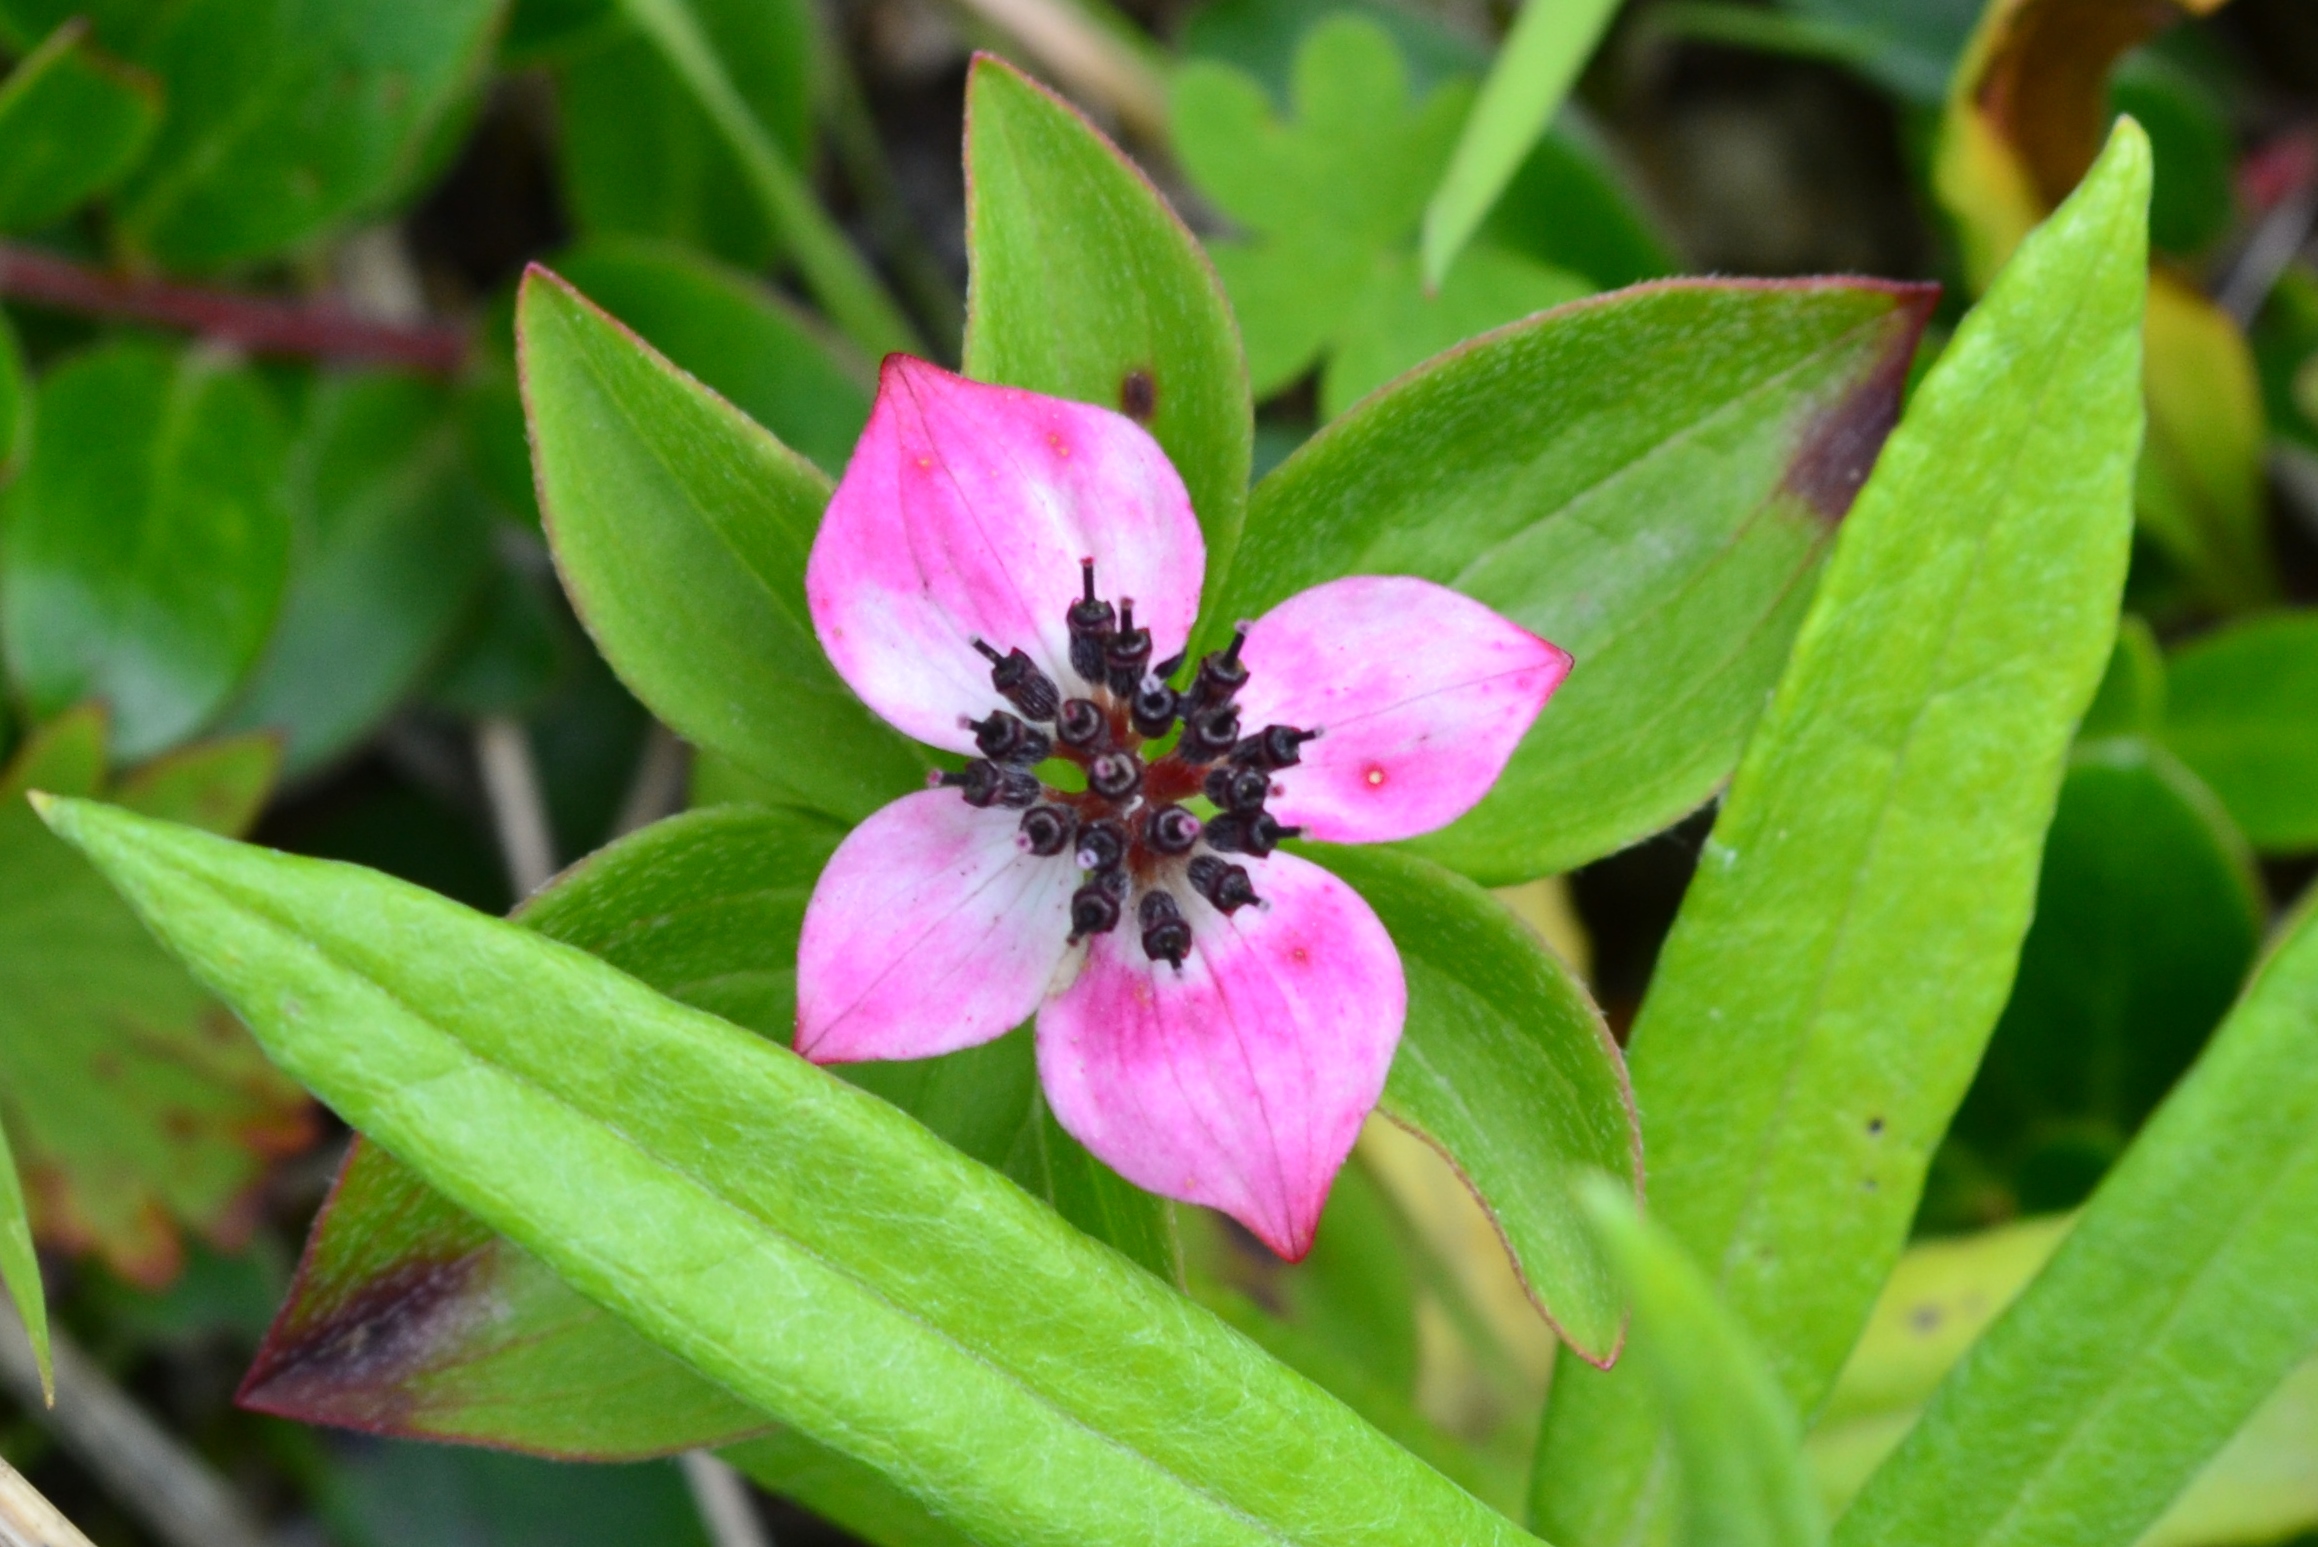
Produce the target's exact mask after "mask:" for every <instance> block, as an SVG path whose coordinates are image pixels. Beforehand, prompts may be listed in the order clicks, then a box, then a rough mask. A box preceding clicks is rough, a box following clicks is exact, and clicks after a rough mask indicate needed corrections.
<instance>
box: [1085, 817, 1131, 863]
mask: <svg viewBox="0 0 2318 1547" xmlns="http://www.w3.org/2000/svg"><path fill="white" fill-rule="evenodd" d="M1126 857H1127V829H1126V827H1125V826H1124V825H1123V824H1121V823H1120V822H1118V821H1117V820H1115V819H1113V818H1111V817H1104V818H1103V819H1102V820H1101V821H1099V822H1088V823H1086V824H1085V825H1083V826H1081V827H1080V828H1079V847H1078V862H1079V863H1080V864H1081V865H1082V866H1084V867H1085V868H1087V869H1089V870H1115V869H1117V868H1118V865H1119V862H1120V861H1121V860H1123V859H1125V858H1126Z"/></svg>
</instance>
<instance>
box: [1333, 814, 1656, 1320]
mask: <svg viewBox="0 0 2318 1547" xmlns="http://www.w3.org/2000/svg"><path fill="white" fill-rule="evenodd" d="M1313 857H1314V858H1316V859H1318V860H1319V861H1320V862H1321V863H1323V864H1325V865H1326V866H1327V867H1328V868H1329V869H1331V870H1333V871H1335V872H1336V873H1337V874H1338V875H1341V876H1342V877H1343V878H1344V879H1345V880H1347V881H1349V882H1351V883H1352V885H1353V886H1354V887H1356V888H1357V889H1358V890H1359V892H1360V894H1361V896H1363V897H1364V898H1366V899H1367V900H1368V904H1369V906H1370V907H1372V908H1374V909H1375V910H1376V915H1377V917H1378V918H1380V919H1382V920H1383V921H1384V927H1385V928H1386V930H1388V931H1389V932H1390V933H1391V935H1392V939H1393V944H1394V945H1395V946H1397V947H1398V948H1399V950H1400V957H1401V965H1402V967H1403V968H1404V969H1405V970H1406V972H1407V975H1408V989H1409V1010H1408V1021H1407V1024H1406V1026H1405V1028H1404V1029H1403V1030H1402V1032H1401V1044H1400V1051H1399V1052H1398V1053H1397V1054H1396V1055H1395V1056H1394V1058H1393V1065H1392V1073H1391V1076H1390V1078H1389V1080H1388V1081H1387V1083H1386V1086H1385V1092H1384V1101H1383V1105H1382V1107H1381V1110H1382V1111H1383V1113H1384V1114H1385V1115H1386V1116H1387V1117H1389V1118H1391V1119H1392V1120H1393V1121H1394V1122H1396V1123H1399V1124H1400V1125H1401V1126H1403V1127H1405V1128H1407V1129H1409V1130H1410V1131H1412V1132H1414V1133H1415V1134H1417V1135H1418V1136H1419V1137H1420V1138H1422V1139H1424V1140H1425V1142H1427V1143H1428V1144H1430V1145H1432V1146H1433V1148H1435V1149H1436V1150H1439V1151H1440V1152H1441V1153H1442V1154H1443V1155H1445V1156H1447V1157H1448V1159H1449V1162H1450V1164H1452V1165H1453V1166H1455V1167H1456V1168H1457V1171H1458V1174H1459V1175H1461V1176H1462V1177H1463V1178H1464V1179H1465V1183H1466V1185H1467V1186H1468V1187H1470V1188H1471V1189H1472V1190H1473V1193H1474V1195H1475V1196H1476V1197H1478V1198H1479V1199H1480V1200H1481V1203H1482V1205H1483V1207H1485V1208H1486V1209H1487V1210H1488V1212H1489V1215H1490V1219H1491V1221H1492V1223H1494V1224H1495V1225H1496V1227H1497V1229H1498V1231H1499V1233H1500V1234H1501V1235H1502V1236H1503V1237H1504V1239H1505V1244H1506V1247H1507V1249H1508V1250H1509V1251H1510V1252H1511V1254H1512V1257H1513V1261H1514V1266H1515V1268H1516V1270H1517V1271H1518V1272H1519V1273H1520V1275H1521V1280H1522V1284H1523V1287H1524V1288H1526V1289H1527V1290H1528V1292H1529V1295H1530V1298H1531V1299H1532V1300H1533V1301H1534V1302H1535V1303H1536V1305H1537V1308H1538V1310H1539V1311H1540V1312H1541V1313H1542V1314H1543V1315H1544V1316H1545V1318H1546V1320H1547V1321H1549V1322H1550V1323H1552V1325H1553V1327H1554V1329H1555V1330H1556V1331H1557V1332H1559V1333H1560V1334H1561V1335H1562V1336H1563V1338H1565V1339H1566V1340H1567V1341H1568V1342H1569V1344H1570V1346H1571V1347H1572V1348H1574V1349H1576V1350H1577V1351H1578V1352H1579V1354H1580V1355H1582V1356H1583V1357H1585V1358H1587V1359H1589V1360H1592V1361H1593V1362H1595V1363H1597V1364H1607V1363H1608V1362H1609V1361H1610V1360H1612V1359H1614V1358H1615V1357H1616V1356H1617V1351H1618V1344H1619V1342H1620V1340H1621V1338H1622V1337H1623V1335H1624V1329H1625V1309H1626V1308H1625V1303H1624V1300H1623V1298H1622V1297H1621V1295H1620V1294H1619V1290H1618V1285H1617V1282H1616V1280H1615V1279H1614V1278H1613V1276H1612V1274H1611V1272H1610V1270H1609V1268H1608V1266H1607V1265H1606V1264H1605V1263H1603V1262H1602V1260H1601V1259H1600V1258H1599V1256H1597V1255H1596V1253H1595V1252H1594V1250H1593V1246H1592V1242H1591V1240H1590V1239H1589V1234H1588V1231H1587V1228H1586V1225H1585V1222H1584V1220H1583V1218H1582V1217H1581V1215H1580V1214H1579V1211H1578V1206H1577V1201H1576V1199H1575V1197H1574V1195H1573V1194H1572V1192H1571V1190H1570V1189H1571V1184H1572V1182H1573V1180H1574V1179H1575V1178H1576V1177H1578V1176H1580V1175H1584V1174H1587V1173H1593V1172H1606V1173H1608V1174H1610V1175H1614V1176H1618V1177H1622V1178H1624V1179H1625V1181H1626V1184H1627V1185H1628V1187H1630V1188H1631V1189H1632V1191H1633V1192H1634V1194H1635V1195H1636V1196H1637V1197H1639V1196H1640V1194H1641V1190H1642V1143H1641V1133H1640V1131H1639V1128H1638V1124H1637V1121H1636V1118H1635V1115H1634V1104H1633V1096H1632V1093H1631V1091H1630V1090H1629V1089H1628V1088H1627V1085H1626V1068H1625V1060H1624V1059H1623V1058H1622V1057H1620V1056H1619V1053H1618V1048H1617V1044H1616V1043H1615V1042H1613V1041H1612V1040H1611V1039H1610V1031H1609V1027H1608V1026H1607V1025H1605V1024H1604V1023H1603V1020H1602V1014H1601V1011H1599V1010H1597V1009H1595V1008H1594V1003H1593V1001H1592V1000H1591V999H1589V998H1588V997H1587V996H1586V991H1585V989H1584V988H1583V987H1582V986H1581V985H1580V984H1579V983H1578V981H1577V978H1576V976H1575V975H1574V974H1573V973H1571V971H1570V970H1569V969H1568V968H1567V967H1565V966H1563V965H1562V963H1561V962H1560V961H1559V960H1557V959H1556V958H1555V957H1554V956H1553V954H1552V953H1551V952H1550V951H1547V950H1546V949H1545V948H1544V947H1543V946H1542V945H1540V944H1539V943H1538V940H1537V937H1536V935H1534V934H1533V933H1531V931H1530V930H1529V928H1528V926H1526V925H1524V924H1523V923H1522V922H1521V921H1520V920H1519V919H1517V918H1515V917H1514V916H1513V914H1512V913H1511V912H1510V911H1508V910H1507V909H1506V907H1505V906H1504V905H1503V904H1502V903H1500V902H1498V901H1497V900H1496V899H1495V898H1493V897H1491V896H1490V895H1489V894H1488V893H1486V892H1484V891H1482V890H1481V889H1480V888H1479V887H1477V886H1475V885H1473V884H1472V883H1471V882H1470V881H1466V880H1464V879H1463V878H1462V877H1459V876H1455V875H1452V874H1450V873H1448V872H1446V871H1444V870H1442V869H1440V868H1439V867H1438V866H1435V865H1432V864H1430V863H1428V862H1426V861H1424V860H1421V859H1418V858H1416V857H1415V856H1413V855H1407V854H1396V853H1393V852H1392V851H1390V850H1387V849H1346V848H1335V847H1320V848H1315V849H1314V850H1313Z"/></svg>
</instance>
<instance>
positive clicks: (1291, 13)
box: [12, 0, 1489, 201]
mask: <svg viewBox="0 0 2318 1547" xmlns="http://www.w3.org/2000/svg"><path fill="white" fill-rule="evenodd" d="M12 3H15V4H23V3H24V0H12ZM1346 12H1350V13H1351V14H1353V15H1355V16H1360V17H1364V18H1366V19H1367V20H1369V21H1373V22H1375V23H1376V24H1377V25H1378V26H1380V27H1382V28H1383V29H1384V30H1385V31H1386V32H1387V33H1389V34H1390V35H1391V37H1392V41H1393V44H1394V46H1395V47H1396V48H1398V49H1399V51H1400V53H1401V55H1402V57H1403V58H1404V59H1406V60H1407V61H1408V65H1409V70H1410V78H1411V80H1412V81H1413V83H1414V84H1415V86H1416V88H1417V89H1418V90H1419V91H1430V90H1431V89H1432V88H1433V87H1435V86H1437V85H1439V84H1440V83H1441V82H1443V81H1445V80H1448V79H1451V78H1452V77H1455V76H1460V75H1462V76H1474V75H1478V74H1480V73H1481V72H1482V71H1483V70H1484V69H1486V68H1488V65H1489V51H1488V49H1487V48H1486V47H1485V46H1483V45H1482V44H1481V43H1479V42H1477V41H1475V40H1474V38H1473V35H1472V34H1471V33H1469V32H1466V31H1463V30H1462V29H1460V28H1458V27H1455V26H1452V25H1450V24H1449V23H1447V22H1446V21H1444V20H1442V19H1441V18H1439V17H1438V16H1436V15H1434V14H1433V13H1432V12H1429V11H1420V10H1416V9H1414V8H1412V7H1409V6H1406V5H1400V4H1396V3H1394V0H1208V3H1206V4H1203V5H1201V6H1199V7H1197V8H1196V9H1194V10H1193V11H1192V13H1191V14H1190V15H1189V16H1187V17H1185V18H1184V20H1183V25H1182V27H1181V28H1180V29H1179V30H1178V32H1177V33H1176V38H1175V44H1176V48H1177V50H1178V52H1180V53H1181V55H1182V56H1183V58H1184V59H1185V60H1187V61H1188V60H1193V59H1212V60H1215V61H1217V62H1219V63H1222V64H1229V65H1236V66H1237V67H1238V68H1240V69H1242V70H1245V71H1247V72H1248V73H1249V74H1251V75H1253V76H1255V77H1256V79H1257V80H1259V81H1261V82H1262V83H1263V86H1264V89H1265V90H1266V91H1268V92H1270V93H1271V95H1272V97H1273V98H1274V100H1276V101H1280V102H1285V101H1287V99H1288V97H1289V96H1290V94H1291V85H1290V81H1291V78H1292V77H1293V75H1294V73H1295V68H1296V55H1297V53H1298V51H1299V50H1300V49H1301V47H1302V45H1303V43H1304V41H1305V39H1306V38H1307V37H1309V36H1310V34H1311V33H1312V31H1313V29H1314V28H1316V27H1318V26H1320V25H1321V24H1322V23H1323V22H1326V21H1328V20H1330V19H1331V18H1333V17H1336V16H1340V15H1343V14H1345V13H1346ZM1421 197H1422V196H1421V194H1420V201H1421Z"/></svg>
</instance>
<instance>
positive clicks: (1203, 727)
mask: <svg viewBox="0 0 2318 1547" xmlns="http://www.w3.org/2000/svg"><path fill="white" fill-rule="evenodd" d="M1238 740H1239V711H1238V710H1237V709H1235V708H1233V707H1232V706H1231V705H1230V704H1211V705H1209V706H1208V707H1207V708H1205V709H1195V710H1193V711H1192V712H1191V713H1189V714H1187V715H1185V716H1184V717H1183V739H1182V740H1181V741H1179V742H1177V743H1176V745H1175V750H1176V751H1177V752H1178V753H1179V754H1181V755H1182V757H1183V759H1184V760H1185V761H1186V762H1191V763H1212V762H1214V761H1215V760H1216V759H1217V758H1219V757H1221V756H1223V755H1224V754H1225V753H1226V752H1229V751H1230V750H1231V749H1232V746H1233V745H1234V744H1235V743H1236V742H1237V741H1238Z"/></svg>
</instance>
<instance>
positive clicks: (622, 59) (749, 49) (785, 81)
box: [518, 0, 820, 269]
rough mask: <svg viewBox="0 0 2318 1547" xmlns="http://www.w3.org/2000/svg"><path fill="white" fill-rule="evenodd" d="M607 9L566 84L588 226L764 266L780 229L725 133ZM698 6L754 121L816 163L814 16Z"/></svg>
mask: <svg viewBox="0 0 2318 1547" xmlns="http://www.w3.org/2000/svg"><path fill="white" fill-rule="evenodd" d="M599 9H600V10H601V12H602V13H603V15H602V16H601V17H600V18H598V19H597V22H596V26H597V28H598V32H599V36H598V37H597V39H596V41H595V43H594V46H592V47H586V48H577V49H568V50H567V57H565V58H564V59H563V61H562V63H561V66H560V68H559V69H558V70H557V71H556V77H555V79H556V105H557V108H558V110H559V114H558V117H559V122H560V124H561V126H562V129H563V135H562V140H561V157H560V162H561V168H560V169H561V172H562V176H563V188H564V194H565V197H566V198H567V199H568V200H569V201H570V204H571V209H572V214H573V217H574V219H575V220H576V221H577V223H578V225H579V227H580V229H581V230H583V231H585V232H588V233H590V234H596V235H621V236H638V237H665V238H670V239H672V240H674V241H678V242H681V243H684V244H686V245H688V246H692V247H696V248H701V249H705V250H706V251H709V252H713V253H715V254H716V255H717V256H718V257H720V258H723V259H725V260H726V261H728V262H731V263H736V264H739V265H741V266H742V267H745V268H752V269H761V268H763V267H764V266H765V265H766V264H768V263H769V262H771V261H772V259H773V257H774V256H775V254H776V252H777V249H778V246H779V243H778V240H777V233H776V230H775V228H774V227H773V225H771V224H770V223H769V221H768V218H767V216H766V214H765V212H764V210H763V209H762V208H761V207H760V205H759V204H758V201H757V198H756V194H755V192H754V191H753V190H752V189H751V187H750V186H749V182H748V176H747V173H746V172H744V171H743V170H742V167H741V163H740V162H739V161H738V160H736V159H735V158H734V155H733V152H732V150H731V148H730V147H729V146H728V145H727V144H726V142H725V138H724V135H723V132H722V131H721V130H720V129H718V127H717V125H716V122H715V121H714V120H713V119H712V118H710V117H709V116H708V114H707V113H706V112H705V111H703V110H702V108H701V106H700V103H699V101H698V99H697V98H696V97H695V95H694V93H693V91H692V88H691V87H690V86H688V85H687V84H686V83H685V81H684V79H683V77H682V76H680V75H678V74H677V73H676V71H675V69H674V68H673V67H671V66H670V64H669V63H668V61H667V59H666V58H665V56H664V55H663V54H662V53H661V51H660V50H659V49H658V48H657V47H656V46H655V45H654V44H653V43H652V41H651V40H650V39H648V38H646V37H644V36H643V35H642V34H640V33H638V32H637V31H636V30H635V29H634V28H633V27H626V26H620V25H617V22H616V12H617V7H616V6H615V5H611V4H605V5H602V6H601V7H600V8H599ZM693 9H694V15H695V16H696V17H697V18H698V21H699V25H700V30H701V32H702V34H703V36H704V37H705V38H706V40H707V42H708V45H709V47H710V49H711V51H712V52H713V54H714V56H715V58H716V59H717V61H718V62H719V64H720V65H721V66H722V67H723V69H724V70H725V72H726V73H727V75H728V76H729V77H730V79H731V81H732V85H733V89H734V90H735V91H736V92H737V93H738V94H739V96H740V98H741V100H742V102H743V103H744V104H745V105H746V107H747V109H748V111H749V113H750V115H751V116H752V117H753V118H754V119H755V121H756V122H757V123H759V124H761V125H762V126H763V127H764V129H765V130H766V132H768V133H769V134H770V135H771V136H772V139H773V143H774V144H775V145H776V146H778V147H779V149H780V152H781V154H782V155H783V156H784V157H785V158H787V160H788V161H789V162H790V163H791V164H792V165H805V166H809V165H811V164H812V158H813V100H814V90H813V60H814V57H815V50H816V49H817V48H818V47H819V46H820V43H819V39H818V37H817V35H816V30H817V29H816V28H815V25H814V20H813V17H812V14H811V12H810V11H809V10H807V9H806V8H804V7H802V6H799V5H796V4H793V3H788V0H694V7H693ZM520 17H521V11H520V9H519V11H518V19H520ZM605 20H612V21H613V23H614V24H613V25H612V26H610V27H608V28H606V27H604V26H603V25H602V23H603V22H604V21H605Z"/></svg>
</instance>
